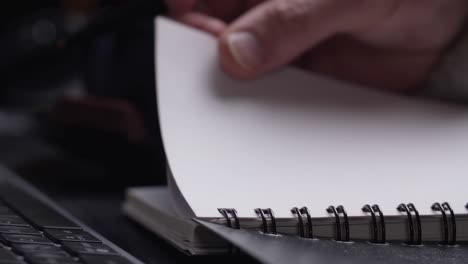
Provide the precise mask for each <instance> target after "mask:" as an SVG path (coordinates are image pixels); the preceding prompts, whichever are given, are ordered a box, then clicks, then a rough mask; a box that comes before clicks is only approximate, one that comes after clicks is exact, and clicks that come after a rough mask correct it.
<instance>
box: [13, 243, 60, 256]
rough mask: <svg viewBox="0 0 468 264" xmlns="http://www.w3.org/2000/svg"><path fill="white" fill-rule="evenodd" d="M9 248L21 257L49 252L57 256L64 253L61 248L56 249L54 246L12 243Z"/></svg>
mask: <svg viewBox="0 0 468 264" xmlns="http://www.w3.org/2000/svg"><path fill="white" fill-rule="evenodd" d="M11 247H12V248H13V251H15V252H17V253H18V254H21V255H28V254H33V253H36V252H49V253H53V252H57V253H58V254H60V253H62V252H63V253H66V252H65V251H64V250H63V249H62V248H61V247H58V246H55V245H45V244H17V243H13V244H11ZM66 254H68V253H66Z"/></svg>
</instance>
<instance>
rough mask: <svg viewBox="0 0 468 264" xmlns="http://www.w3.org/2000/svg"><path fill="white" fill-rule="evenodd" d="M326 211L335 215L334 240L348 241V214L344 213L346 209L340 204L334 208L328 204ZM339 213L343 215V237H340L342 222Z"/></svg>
mask: <svg viewBox="0 0 468 264" xmlns="http://www.w3.org/2000/svg"><path fill="white" fill-rule="evenodd" d="M327 213H329V214H333V216H334V217H335V232H336V236H335V240H336V241H340V242H349V241H350V239H349V220H348V214H347V213H346V210H345V209H344V207H343V206H342V205H339V206H337V207H336V208H335V207H334V206H329V207H328V208H327ZM340 214H341V215H343V226H344V233H345V234H344V239H343V238H342V230H341V228H342V224H341V220H340Z"/></svg>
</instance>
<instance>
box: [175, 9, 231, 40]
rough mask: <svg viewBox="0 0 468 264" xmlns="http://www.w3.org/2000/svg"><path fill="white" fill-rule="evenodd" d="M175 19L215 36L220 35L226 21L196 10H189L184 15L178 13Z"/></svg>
mask: <svg viewBox="0 0 468 264" xmlns="http://www.w3.org/2000/svg"><path fill="white" fill-rule="evenodd" d="M175 19H176V20H178V21H180V22H182V23H184V24H187V25H189V26H192V27H195V28H198V29H200V30H203V31H206V32H208V33H210V34H213V35H215V36H219V35H221V33H222V32H223V31H224V30H225V29H226V23H224V22H223V21H221V20H219V19H216V18H214V17H210V16H207V15H204V14H201V13H196V12H190V13H186V14H184V15H180V16H177V17H175Z"/></svg>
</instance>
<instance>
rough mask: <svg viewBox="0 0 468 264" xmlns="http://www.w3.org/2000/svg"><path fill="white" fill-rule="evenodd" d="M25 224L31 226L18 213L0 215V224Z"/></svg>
mask: <svg viewBox="0 0 468 264" xmlns="http://www.w3.org/2000/svg"><path fill="white" fill-rule="evenodd" d="M2 225H5V226H25V227H29V226H30V225H29V224H28V223H26V221H24V220H23V219H22V218H21V217H19V216H18V215H0V226H2Z"/></svg>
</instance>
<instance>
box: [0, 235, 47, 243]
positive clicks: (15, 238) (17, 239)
mask: <svg viewBox="0 0 468 264" xmlns="http://www.w3.org/2000/svg"><path fill="white" fill-rule="evenodd" d="M1 237H2V239H3V240H4V241H6V242H7V243H8V244H11V243H27V244H51V245H52V244H53V243H52V241H50V240H49V239H48V238H47V237H44V236H31V235H13V234H12V235H10V234H3V235H1Z"/></svg>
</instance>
